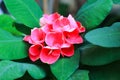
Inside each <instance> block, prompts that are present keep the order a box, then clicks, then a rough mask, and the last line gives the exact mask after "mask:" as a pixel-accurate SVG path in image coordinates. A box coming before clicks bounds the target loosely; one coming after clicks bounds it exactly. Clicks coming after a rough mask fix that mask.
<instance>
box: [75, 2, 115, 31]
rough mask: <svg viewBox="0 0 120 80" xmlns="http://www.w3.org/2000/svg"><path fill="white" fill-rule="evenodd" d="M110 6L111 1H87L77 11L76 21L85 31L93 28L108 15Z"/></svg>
mask: <svg viewBox="0 0 120 80" xmlns="http://www.w3.org/2000/svg"><path fill="white" fill-rule="evenodd" d="M103 4H104V5H103ZM112 4H113V3H112V0H87V2H86V3H85V4H84V5H83V7H82V8H80V10H79V11H78V13H77V15H76V19H77V20H79V21H80V22H81V23H82V24H83V26H85V27H86V28H87V29H92V28H95V27H97V26H98V25H99V24H100V23H101V22H102V21H103V20H104V19H105V18H106V16H107V15H108V14H109V12H110V10H111V8H112Z"/></svg>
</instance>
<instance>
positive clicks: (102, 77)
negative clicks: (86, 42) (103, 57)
mask: <svg viewBox="0 0 120 80" xmlns="http://www.w3.org/2000/svg"><path fill="white" fill-rule="evenodd" d="M89 75H90V80H120V61H119V62H115V63H112V64H110V65H107V66H102V67H94V68H92V69H91V70H90V73H89Z"/></svg>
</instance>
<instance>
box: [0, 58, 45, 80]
mask: <svg viewBox="0 0 120 80" xmlns="http://www.w3.org/2000/svg"><path fill="white" fill-rule="evenodd" d="M26 71H28V73H29V74H30V75H31V76H32V77H33V78H34V79H42V78H44V77H45V76H46V74H45V72H44V70H43V69H42V68H40V67H37V66H36V65H33V64H27V63H17V62H13V61H7V60H5V61H1V62H0V80H15V79H17V78H20V77H22V76H23V75H24V74H25V72H26Z"/></svg>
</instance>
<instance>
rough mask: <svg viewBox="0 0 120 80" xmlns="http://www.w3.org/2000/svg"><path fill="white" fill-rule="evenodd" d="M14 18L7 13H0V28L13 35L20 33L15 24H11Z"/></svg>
mask: <svg viewBox="0 0 120 80" xmlns="http://www.w3.org/2000/svg"><path fill="white" fill-rule="evenodd" d="M13 23H14V19H12V18H11V17H10V16H9V15H5V14H2V15H0V28H2V29H4V30H6V31H8V32H11V33H12V34H14V35H22V33H21V32H19V31H18V30H17V29H16V28H15V26H13Z"/></svg>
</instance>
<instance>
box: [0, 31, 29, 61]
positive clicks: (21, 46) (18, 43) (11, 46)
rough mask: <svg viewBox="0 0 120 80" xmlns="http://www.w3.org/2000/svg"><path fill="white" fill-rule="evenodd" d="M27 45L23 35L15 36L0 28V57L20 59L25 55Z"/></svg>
mask: <svg viewBox="0 0 120 80" xmlns="http://www.w3.org/2000/svg"><path fill="white" fill-rule="evenodd" d="M27 49H28V46H27V44H25V43H24V42H23V37H18V36H17V37H16V36H13V35H12V34H10V33H9V32H7V31H4V30H2V29H0V59H9V60H14V59H21V58H25V57H27V53H28V51H27Z"/></svg>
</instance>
